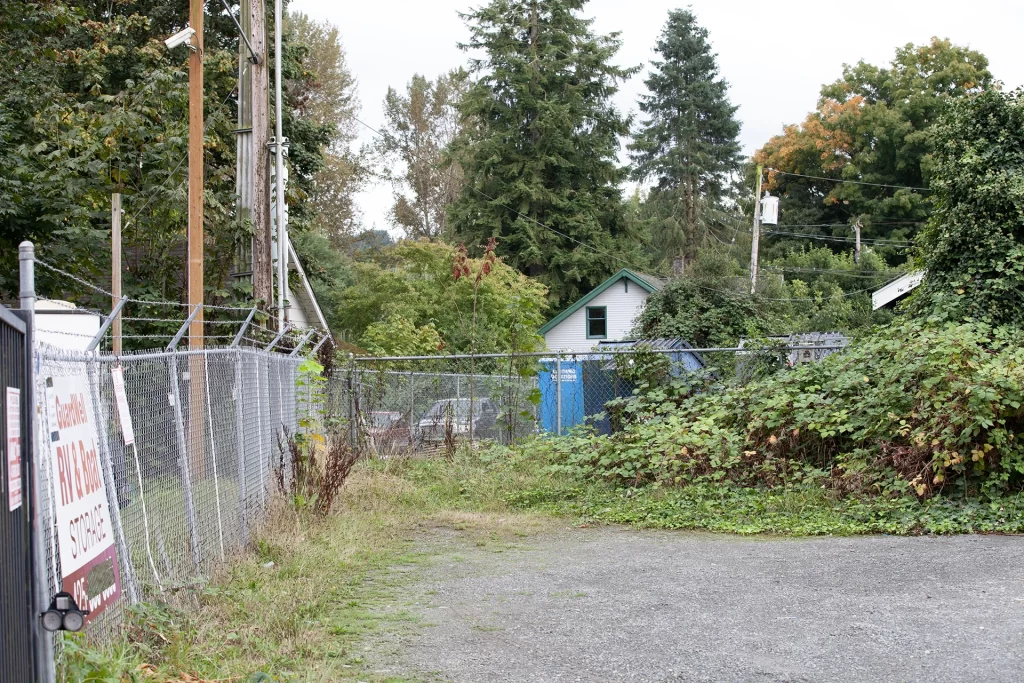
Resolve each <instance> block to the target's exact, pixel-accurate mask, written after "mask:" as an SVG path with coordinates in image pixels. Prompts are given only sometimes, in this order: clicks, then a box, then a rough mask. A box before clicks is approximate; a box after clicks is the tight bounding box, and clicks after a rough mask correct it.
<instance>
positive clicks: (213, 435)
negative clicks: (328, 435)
mask: <svg viewBox="0 0 1024 683" xmlns="http://www.w3.org/2000/svg"><path fill="white" fill-rule="evenodd" d="M36 362H37V367H36V373H35V376H36V396H37V401H38V402H39V403H40V410H39V411H38V415H39V434H38V438H37V441H36V443H37V444H38V445H39V446H38V451H37V463H38V474H39V476H40V478H41V486H40V490H41V492H42V500H41V501H40V510H41V514H42V515H43V517H44V521H45V524H44V525H43V528H44V529H45V536H46V538H45V541H46V549H47V553H46V560H47V566H46V572H47V579H48V583H49V588H50V591H51V595H52V594H54V593H56V592H57V591H58V590H60V587H61V567H60V554H59V552H58V549H57V540H56V536H55V531H54V530H55V515H56V510H55V498H54V495H55V491H56V490H57V489H56V488H55V487H56V486H57V485H58V483H57V482H54V481H53V475H52V467H51V462H50V460H51V456H50V451H49V448H48V447H47V445H48V444H49V439H48V437H49V435H50V432H51V431H52V430H55V429H56V426H55V425H50V424H48V423H47V420H48V417H47V416H48V412H49V411H47V410H46V409H45V408H44V407H43V406H42V402H43V401H45V400H46V396H47V392H46V390H47V385H48V384H49V383H51V382H52V379H53V378H56V377H62V376H80V377H86V378H87V381H88V386H89V390H90V394H91V396H90V398H91V405H92V410H93V411H94V413H95V414H94V415H92V416H91V418H92V420H93V421H94V423H95V424H96V425H98V430H97V431H98V437H99V444H98V446H99V449H100V461H101V463H102V467H103V470H104V471H103V474H104V479H105V480H106V486H107V498H108V500H109V502H110V512H111V517H112V519H111V520H110V522H111V528H112V530H113V533H114V536H115V542H116V547H117V555H118V558H119V562H120V573H121V584H122V600H121V601H119V602H118V603H115V605H114V607H113V608H111V609H109V610H107V611H106V612H105V613H104V614H102V615H100V617H99V618H98V619H97V621H96V622H94V625H95V628H93V629H92V632H93V633H97V634H99V637H100V638H102V637H104V635H103V634H106V633H111V632H113V630H114V629H116V628H117V627H118V626H119V625H120V624H121V623H122V622H123V619H124V609H125V606H126V605H129V604H133V603H137V602H139V601H145V600H152V599H163V600H166V599H168V598H169V597H170V596H172V595H174V594H176V593H178V592H179V591H181V590H182V589H183V588H189V587H198V586H199V585H201V584H202V583H203V581H205V579H206V578H208V577H209V576H210V575H211V573H212V572H213V570H214V569H215V568H216V567H217V566H218V565H220V564H222V563H224V562H225V561H227V560H228V559H229V558H230V557H231V556H232V555H233V554H235V553H237V552H238V551H240V550H241V549H243V548H245V547H246V546H247V545H248V544H249V541H250V539H252V538H253V537H254V535H255V534H256V533H257V532H258V531H259V529H260V526H261V525H262V524H263V522H264V521H265V520H266V518H267V512H268V509H269V505H270V501H271V497H272V495H273V494H274V493H275V492H276V488H277V486H278V485H277V484H275V483H274V482H275V481H280V478H279V477H278V478H275V475H274V472H275V471H277V472H279V473H280V472H281V468H284V469H287V468H288V466H289V464H290V460H289V458H288V457H287V455H286V449H287V441H288V438H289V436H290V435H292V434H294V433H295V432H296V431H297V430H298V429H299V428H300V422H301V423H303V424H306V423H305V421H304V420H303V418H304V417H306V416H312V415H313V414H314V413H315V412H317V411H319V410H320V409H321V408H320V406H319V402H320V401H321V397H320V396H319V394H315V393H314V392H313V390H312V389H311V388H308V389H307V388H306V387H307V386H309V387H311V386H312V385H308V384H305V383H304V382H303V381H302V380H301V378H300V365H301V363H302V362H303V359H302V358H300V357H297V356H290V355H285V354H275V353H268V352H265V351H261V350H257V349H254V348H247V347H233V348H216V349H207V350H203V351H177V352H157V353H141V352H140V353H128V354H125V355H122V356H118V357H113V356H106V355H93V354H88V353H81V352H75V351H68V350H63V349H58V348H55V347H50V346H45V345H40V347H39V348H38V349H37V354H36ZM114 368H119V370H120V372H122V373H123V376H124V387H125V393H126V398H127V404H128V406H129V411H130V413H131V418H132V422H133V426H134V432H135V443H134V445H130V446H126V445H125V440H124V438H123V434H122V433H121V428H120V423H119V421H118V414H117V408H116V399H115V395H114V381H113V379H112V370H113V369H114ZM284 476H287V472H285V473H284Z"/></svg>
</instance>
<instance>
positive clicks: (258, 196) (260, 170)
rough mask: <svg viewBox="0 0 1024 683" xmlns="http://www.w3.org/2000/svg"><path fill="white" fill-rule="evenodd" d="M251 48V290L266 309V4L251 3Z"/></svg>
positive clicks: (269, 284)
mask: <svg viewBox="0 0 1024 683" xmlns="http://www.w3.org/2000/svg"><path fill="white" fill-rule="evenodd" d="M249 1H250V3H251V4H250V8H249V10H250V14H249V28H250V30H251V36H252V37H251V38H250V41H251V42H252V48H253V50H254V51H255V52H256V54H257V55H259V56H260V62H259V64H253V65H252V67H251V68H250V69H249V73H250V74H252V89H251V97H252V183H253V185H252V227H253V247H252V288H253V297H254V298H256V299H257V300H258V301H260V302H262V305H263V306H264V307H267V306H273V304H274V268H273V264H272V262H271V259H270V244H271V241H272V236H271V234H270V151H269V149H268V147H267V144H268V143H269V142H270V116H269V109H270V97H269V91H270V78H269V71H268V68H267V60H266V58H265V57H264V55H266V54H267V18H266V10H265V6H264V0H249Z"/></svg>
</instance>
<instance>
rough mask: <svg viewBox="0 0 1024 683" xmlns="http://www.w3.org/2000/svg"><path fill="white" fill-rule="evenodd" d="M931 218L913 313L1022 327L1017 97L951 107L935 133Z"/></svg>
mask: <svg viewBox="0 0 1024 683" xmlns="http://www.w3.org/2000/svg"><path fill="white" fill-rule="evenodd" d="M933 142H934V150H935V151H934V155H933V156H934V158H933V162H932V168H933V180H932V187H933V188H934V189H935V192H936V201H935V212H934V214H933V215H932V219H931V221H930V222H929V224H928V227H927V228H926V229H925V231H924V233H923V234H922V236H921V241H920V245H919V248H918V254H919V259H920V262H921V264H922V265H923V266H924V267H925V268H926V269H927V271H928V276H927V278H926V280H925V284H924V286H923V287H922V289H921V290H920V291H919V292H918V293H917V294H916V297H917V301H918V309H919V310H923V311H926V312H929V313H931V314H932V315H938V316H942V317H947V318H950V319H954V320H955V319H961V318H971V319H977V320H984V321H987V322H989V323H992V324H1013V325H1017V326H1019V327H1022V328H1024V96H1022V93H1021V91H1017V92H1014V93H1012V94H1002V93H999V92H993V91H989V92H985V93H982V94H980V95H977V96H975V97H969V98H963V99H960V100H958V101H956V102H954V103H953V104H952V106H951V107H950V110H949V113H948V115H947V116H946V117H945V118H944V119H943V121H942V122H941V124H940V125H939V126H938V127H937V128H936V130H935V135H934V139H933Z"/></svg>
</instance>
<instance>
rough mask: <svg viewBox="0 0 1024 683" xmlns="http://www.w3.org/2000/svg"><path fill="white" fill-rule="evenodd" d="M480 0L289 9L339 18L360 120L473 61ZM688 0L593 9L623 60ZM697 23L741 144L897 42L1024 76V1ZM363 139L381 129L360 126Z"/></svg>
mask: <svg viewBox="0 0 1024 683" xmlns="http://www.w3.org/2000/svg"><path fill="white" fill-rule="evenodd" d="M481 4H484V0H371V1H370V2H352V1H342V0H293V1H292V2H291V4H290V9H291V10H292V11H300V12H305V13H306V14H309V15H310V16H312V17H314V18H316V19H321V20H322V19H326V20H328V21H330V22H331V23H333V24H335V25H336V26H338V27H339V29H340V31H341V35H342V40H343V42H344V46H345V50H346V52H347V54H348V63H349V66H350V68H351V69H352V72H353V74H354V75H355V77H356V79H357V81H358V93H359V99H360V101H361V102H362V113H361V115H360V118H362V119H363V120H364V121H365V122H366V123H368V124H369V125H371V126H374V127H379V126H380V125H381V124H382V123H383V118H384V116H383V107H382V103H383V101H384V95H385V94H386V92H387V89H388V86H394V87H399V88H400V87H404V85H405V84H406V83H407V82H408V81H409V80H410V78H411V77H412V75H413V74H414V73H421V74H423V75H425V76H427V77H429V78H433V77H435V76H437V75H438V74H440V73H444V72H446V71H448V70H449V69H452V68H455V67H457V66H459V65H461V64H464V63H465V61H466V54H465V53H463V52H462V51H460V50H459V49H458V48H457V46H456V43H458V42H459V41H462V40H465V39H466V38H467V37H468V33H467V31H466V28H465V25H464V24H463V22H462V20H461V19H460V18H459V17H458V14H457V12H459V11H466V10H468V9H469V8H471V7H476V6H479V5H481ZM686 5H687V0H591V2H590V3H589V5H587V7H586V12H585V13H586V16H589V17H593V18H594V19H595V24H594V29H595V31H597V32H599V33H610V32H612V31H620V32H621V33H622V39H623V41H624V43H623V46H622V49H621V50H620V52H619V56H618V62H619V63H620V64H622V65H624V66H629V65H636V64H641V63H643V64H646V63H648V62H649V61H650V59H651V57H652V55H653V52H652V49H653V46H654V43H655V40H656V39H657V36H658V34H659V33H660V31H661V28H662V26H663V24H664V22H665V19H666V16H667V14H668V11H669V10H670V9H674V8H677V7H685V6H686ZM692 7H693V10H694V12H695V13H696V14H697V19H698V21H699V22H700V23H701V24H702V25H703V26H705V27H706V28H707V29H708V30H709V31H710V34H711V41H712V43H713V45H714V49H715V51H716V52H717V53H718V64H719V68H720V71H721V74H722V76H723V77H724V78H725V79H726V80H727V81H728V82H729V84H730V86H731V88H730V98H731V100H732V102H733V104H736V105H739V107H740V109H739V112H738V114H737V116H738V117H739V119H740V121H742V123H743V129H742V132H741V137H740V139H741V142H742V143H743V149H744V152H745V153H747V154H750V153H752V152H753V151H754V150H756V149H757V148H758V147H760V146H761V145H763V144H764V142H766V141H767V140H768V138H770V137H771V136H772V135H775V134H777V133H779V132H780V131H781V129H782V126H783V125H784V124H787V123H797V122H800V121H803V119H804V117H805V116H806V115H807V112H809V111H811V110H812V109H814V107H815V104H816V102H817V98H818V91H819V89H820V88H821V86H822V84H824V83H831V82H832V81H835V80H836V79H838V78H839V77H840V75H841V73H842V65H843V64H844V63H855V62H857V61H859V60H861V59H864V60H866V61H868V62H871V63H873V64H878V65H884V64H888V63H889V61H890V60H891V59H892V57H893V54H894V53H895V50H896V48H897V46H901V45H904V44H906V43H908V42H913V43H917V44H919V43H924V42H927V41H929V40H930V39H931V37H932V36H939V37H941V38H950V39H951V40H953V42H954V43H957V44H961V45H968V46H970V47H971V48H973V49H976V50H979V51H981V52H982V53H983V54H985V55H986V56H987V57H988V58H989V62H990V67H989V68H990V69H991V71H992V72H993V74H995V77H996V78H998V79H1000V80H1002V81H1003V82H1004V83H1005V85H1006V87H1007V88H1008V89H1012V88H1016V87H1018V86H1021V85H1024V59H1022V58H1021V56H1020V46H1021V41H1022V40H1024V2H1022V1H1021V0H974V1H973V2H965V1H964V0H859V2H842V3H840V2H828V1H827V0H817V1H815V2H811V1H809V0H789V1H788V2H786V3H768V2H764V1H763V0H758V1H754V0H692ZM643 79H644V73H643V72H641V73H640V74H638V75H637V76H634V77H633V78H632V79H631V80H630V81H629V82H627V83H625V84H624V85H623V86H622V89H621V90H620V92H619V94H618V96H617V104H618V106H619V109H620V110H621V111H635V110H636V99H637V95H638V94H639V93H641V92H643V90H644V85H643ZM362 139H363V140H364V141H366V142H369V141H372V139H373V134H372V133H370V132H369V131H367V130H366V129H363V136H362ZM358 203H359V206H360V209H361V211H362V214H363V222H364V224H365V227H367V228H370V227H377V228H385V229H390V227H391V226H390V225H389V223H388V219H387V213H388V210H389V209H390V207H391V204H392V194H391V188H390V186H388V185H380V186H376V187H371V188H369V189H367V190H366V191H365V192H363V193H361V194H360V196H359V197H358Z"/></svg>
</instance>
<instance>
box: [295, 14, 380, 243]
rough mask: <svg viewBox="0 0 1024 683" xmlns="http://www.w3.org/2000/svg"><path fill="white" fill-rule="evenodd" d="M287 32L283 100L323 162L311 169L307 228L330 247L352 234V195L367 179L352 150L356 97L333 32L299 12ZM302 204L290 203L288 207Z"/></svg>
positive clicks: (335, 30)
mask: <svg viewBox="0 0 1024 683" xmlns="http://www.w3.org/2000/svg"><path fill="white" fill-rule="evenodd" d="M287 28H288V30H289V33H290V35H291V37H292V39H293V42H294V44H295V45H297V46H300V49H299V50H298V51H296V54H295V55H294V60H295V62H294V69H293V70H292V73H291V78H289V80H288V93H287V97H288V100H289V104H290V105H291V107H294V108H295V109H296V110H297V112H298V114H299V117H300V118H302V119H304V120H305V121H307V122H308V123H309V124H310V127H311V128H312V129H313V130H314V131H317V133H315V134H319V135H323V136H324V137H323V138H318V141H319V145H318V147H319V150H320V153H321V156H322V160H321V161H320V163H319V164H318V165H317V167H316V168H315V169H310V172H309V173H310V175H309V179H308V184H307V190H306V196H307V197H308V199H309V204H310V207H311V209H312V211H313V215H312V216H311V217H310V225H309V227H311V228H313V229H315V230H317V231H318V232H320V233H321V234H323V235H326V236H328V237H330V238H331V239H332V240H334V241H335V243H338V242H340V241H341V240H342V238H344V237H347V236H351V235H353V234H354V233H355V232H356V229H357V224H358V222H359V214H358V210H357V209H356V206H355V202H354V197H355V193H356V192H357V191H358V190H359V189H361V188H362V187H363V185H364V183H365V182H366V180H367V178H368V175H369V168H368V166H367V163H366V160H365V159H364V158H363V156H362V155H361V154H359V153H358V152H356V151H355V150H353V143H354V142H355V139H356V116H357V114H358V113H359V99H358V97H357V96H356V79H355V77H354V76H353V75H352V72H351V70H350V69H349V66H348V62H347V61H346V57H345V50H344V47H343V46H342V44H341V38H340V35H339V32H338V28H337V27H336V26H333V25H332V24H330V23H328V22H319V21H315V20H314V19H311V18H310V17H309V16H308V15H306V14H303V13H301V12H297V13H289V14H288V23H287ZM300 203H301V201H293V202H292V204H293V205H297V204H300Z"/></svg>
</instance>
